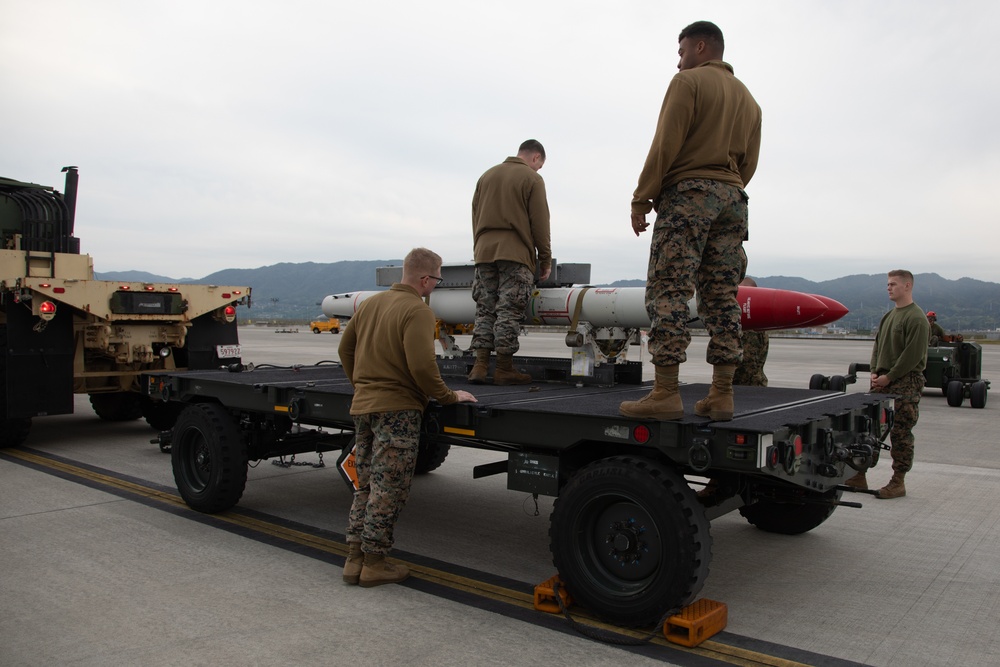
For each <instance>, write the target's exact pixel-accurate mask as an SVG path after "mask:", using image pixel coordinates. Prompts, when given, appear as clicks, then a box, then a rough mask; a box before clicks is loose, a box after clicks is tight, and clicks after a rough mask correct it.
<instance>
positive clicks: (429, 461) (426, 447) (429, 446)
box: [413, 438, 451, 475]
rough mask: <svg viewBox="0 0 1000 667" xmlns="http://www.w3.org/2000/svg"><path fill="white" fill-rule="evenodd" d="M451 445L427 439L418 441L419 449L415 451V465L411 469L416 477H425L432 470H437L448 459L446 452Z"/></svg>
mask: <svg viewBox="0 0 1000 667" xmlns="http://www.w3.org/2000/svg"><path fill="white" fill-rule="evenodd" d="M450 449H451V445H445V444H442V443H440V442H434V441H432V440H429V439H427V438H421V439H420V447H419V449H417V463H416V467H415V468H414V469H413V472H414V474H416V475H426V474H427V473H429V472H431V471H432V470H437V469H438V468H440V467H441V464H442V463H444V460H445V459H446V458H448V450H450Z"/></svg>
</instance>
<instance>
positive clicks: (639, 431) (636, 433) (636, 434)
mask: <svg viewBox="0 0 1000 667" xmlns="http://www.w3.org/2000/svg"><path fill="white" fill-rule="evenodd" d="M632 437H633V438H634V439H635V441H636V442H638V443H639V444H643V443H646V442H649V428H648V427H646V426H643V425H642V424H639V425H638V426H636V427H635V428H634V429H632Z"/></svg>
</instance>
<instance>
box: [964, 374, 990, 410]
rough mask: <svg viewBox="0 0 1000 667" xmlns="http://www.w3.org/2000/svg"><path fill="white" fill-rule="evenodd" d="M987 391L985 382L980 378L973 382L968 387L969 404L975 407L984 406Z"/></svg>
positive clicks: (980, 407)
mask: <svg viewBox="0 0 1000 667" xmlns="http://www.w3.org/2000/svg"><path fill="white" fill-rule="evenodd" d="M987 393H988V389H987V387H986V383H985V382H983V381H982V380H977V381H975V382H973V383H972V386H971V387H969V405H971V406H972V407H974V408H977V409H982V408H985V407H986V394H987Z"/></svg>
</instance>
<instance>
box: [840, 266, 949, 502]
mask: <svg viewBox="0 0 1000 667" xmlns="http://www.w3.org/2000/svg"><path fill="white" fill-rule="evenodd" d="M888 290H889V300H890V301H892V302H893V304H895V308H893V309H892V310H890V311H889V312H888V313H886V314H885V315H883V316H882V321H881V322H879V325H878V332H877V333H876V334H875V346H874V348H873V349H872V359H871V373H872V376H871V382H872V384H871V389H872V391H873V392H877V393H882V394H896V399H895V406H896V414H895V418H894V419H893V422H892V430H891V431H889V441H890V442H891V444H892V449H891V450H890V454H891V455H892V479H891V480H889V483H888V484H886V485H885V486H884V487H882V488H881V489H879V491H878V493H877V494H876V495H877V497H879V498H899V497H901V496H905V495H906V487H905V486H904V485H903V477H904V476H905V475H906V473H908V472H909V471H910V469H911V468H912V467H913V427H914V426H916V425H917V418H918V417H919V416H920V409H919V408H920V394H921V392H923V390H924V368H925V367H926V366H927V338H928V336H929V335H930V325H929V324H928V323H927V317H926V316H925V315H924V311H923V310H921V309H920V306H918V305H917V304H916V303H914V302H913V274H912V273H910V272H909V271H904V270H902V269H895V270H893V271H890V272H889V282H888ZM844 483H845V484H847V485H848V486H853V487H855V488H860V489H867V488H868V480H867V478H866V477H865V473H863V472H859V473H858V474H857V475H855V476H854V477H852V478H851V479H849V480H847V481H846V482H844Z"/></svg>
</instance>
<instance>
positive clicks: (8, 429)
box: [0, 417, 31, 449]
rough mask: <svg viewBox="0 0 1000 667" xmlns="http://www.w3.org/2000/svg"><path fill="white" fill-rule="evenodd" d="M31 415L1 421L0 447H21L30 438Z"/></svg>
mask: <svg viewBox="0 0 1000 667" xmlns="http://www.w3.org/2000/svg"><path fill="white" fill-rule="evenodd" d="M29 431H31V417H16V418H14V419H4V420H3V421H0V449H4V448H6V447H19V446H20V445H22V444H24V441H25V440H27V439H28V432H29Z"/></svg>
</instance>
